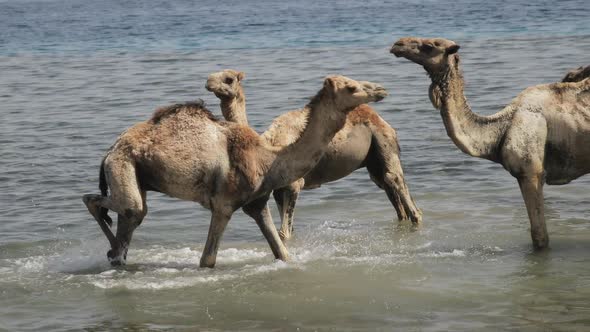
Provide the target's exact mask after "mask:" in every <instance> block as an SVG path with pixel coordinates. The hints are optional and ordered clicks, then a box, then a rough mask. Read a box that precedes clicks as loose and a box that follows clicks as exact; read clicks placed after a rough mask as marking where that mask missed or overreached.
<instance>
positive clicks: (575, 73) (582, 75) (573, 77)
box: [561, 65, 590, 82]
mask: <svg viewBox="0 0 590 332" xmlns="http://www.w3.org/2000/svg"><path fill="white" fill-rule="evenodd" d="M588 77H590V65H588V66H586V67H579V68H576V69H573V70H570V71H569V72H568V73H567V74H566V75H565V77H564V78H563V79H562V80H561V81H562V82H580V81H581V80H584V79H586V78H588Z"/></svg>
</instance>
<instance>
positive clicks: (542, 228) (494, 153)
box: [391, 38, 590, 249]
mask: <svg viewBox="0 0 590 332" xmlns="http://www.w3.org/2000/svg"><path fill="white" fill-rule="evenodd" d="M458 50H459V45H457V43H455V42H453V41H451V40H447V39H442V38H434V39H426V38H402V39H400V40H398V41H397V42H395V44H393V47H392V48H391V53H393V54H394V55H395V56H397V57H404V58H406V59H408V60H410V61H412V62H415V63H417V64H419V65H422V66H423V67H424V69H425V70H426V71H427V72H428V74H429V75H430V78H431V80H432V84H431V85H430V90H429V96H430V101H431V102H432V104H433V105H434V107H435V108H437V109H439V110H440V114H441V116H442V119H443V123H444V126H445V128H446V130H447V134H448V135H449V137H450V138H451V139H452V140H453V142H454V143H455V145H457V147H458V148H459V149H460V150H461V151H463V152H464V153H467V154H469V155H471V156H474V157H478V158H484V159H488V160H491V161H493V162H496V163H500V164H502V166H504V168H505V169H506V170H507V171H508V172H510V174H511V175H512V176H514V177H515V178H516V179H517V180H518V184H519V186H520V190H521V193H522V196H523V198H524V202H525V205H526V208H527V212H528V216H529V220H530V224H531V237H532V241H533V246H534V247H535V248H537V249H542V248H546V247H547V246H548V245H549V236H548V234H547V227H546V225H545V214H544V203H543V185H544V184H545V183H546V184H549V185H561V184H566V183H569V182H570V181H572V180H574V179H576V178H578V177H580V176H582V175H584V174H587V173H590V79H583V78H584V71H583V69H582V70H580V71H579V72H578V71H575V72H572V75H571V77H569V76H566V78H564V80H570V79H571V80H574V81H575V80H580V79H583V80H581V81H579V82H569V83H553V84H542V85H537V86H533V87H530V88H527V89H526V90H524V91H523V92H521V93H520V94H519V95H518V96H517V97H516V98H515V99H513V100H512V102H511V103H510V104H509V105H508V106H506V107H505V108H504V109H503V110H502V111H500V112H499V113H496V114H494V115H490V116H480V115H477V114H475V113H473V112H472V111H471V108H470V107H469V105H468V104H467V98H466V97H465V95H464V93H463V87H464V81H463V75H462V74H461V71H460V69H459V55H458V54H457V51H458ZM587 74H588V73H587V72H586V73H585V75H586V77H587Z"/></svg>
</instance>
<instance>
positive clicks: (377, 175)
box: [366, 121, 422, 223]
mask: <svg viewBox="0 0 590 332" xmlns="http://www.w3.org/2000/svg"><path fill="white" fill-rule="evenodd" d="M383 122H385V121H383ZM380 128H381V129H380V130H379V131H377V130H374V131H373V138H374V141H373V142H372V144H371V149H370V151H369V155H368V156H367V161H366V164H367V170H368V171H369V174H370V175H371V180H373V182H375V184H377V186H379V188H382V189H383V190H385V193H386V194H387V197H388V198H389V201H390V202H391V204H392V205H393V207H394V208H395V210H396V212H397V216H398V219H399V220H407V219H410V220H412V222H413V223H420V222H421V221H422V212H421V211H420V209H418V207H416V203H415V202H414V199H413V198H412V196H411V195H410V191H409V189H408V186H407V184H406V181H405V179H404V171H403V169H402V164H401V160H400V157H399V146H398V144H397V138H396V134H395V131H394V130H393V128H391V127H389V125H386V124H385V125H382V126H381V127H380Z"/></svg>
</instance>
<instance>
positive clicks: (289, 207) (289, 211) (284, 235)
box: [273, 178, 305, 241]
mask: <svg viewBox="0 0 590 332" xmlns="http://www.w3.org/2000/svg"><path fill="white" fill-rule="evenodd" d="M304 184H305V180H304V179H303V178H302V179H299V180H297V181H296V182H293V183H292V184H290V185H289V186H288V187H284V188H280V189H277V190H275V191H274V192H273V196H274V198H275V202H276V203H277V206H278V208H279V212H280V214H281V229H280V231H279V236H280V237H281V239H282V240H283V241H285V240H288V239H290V238H291V236H292V235H293V219H294V215H295V204H297V198H299V192H300V191H301V189H302V188H303V185H304Z"/></svg>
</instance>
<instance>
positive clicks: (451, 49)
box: [447, 44, 461, 54]
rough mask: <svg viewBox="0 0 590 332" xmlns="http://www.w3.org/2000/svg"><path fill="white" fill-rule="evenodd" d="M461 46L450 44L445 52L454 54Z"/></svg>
mask: <svg viewBox="0 0 590 332" xmlns="http://www.w3.org/2000/svg"><path fill="white" fill-rule="evenodd" d="M460 48H461V46H459V45H458V44H455V45H452V46H450V47H449V48H447V54H455V53H457V51H458V50H459V49H460Z"/></svg>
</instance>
